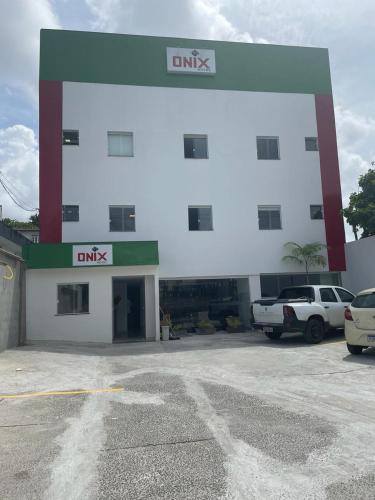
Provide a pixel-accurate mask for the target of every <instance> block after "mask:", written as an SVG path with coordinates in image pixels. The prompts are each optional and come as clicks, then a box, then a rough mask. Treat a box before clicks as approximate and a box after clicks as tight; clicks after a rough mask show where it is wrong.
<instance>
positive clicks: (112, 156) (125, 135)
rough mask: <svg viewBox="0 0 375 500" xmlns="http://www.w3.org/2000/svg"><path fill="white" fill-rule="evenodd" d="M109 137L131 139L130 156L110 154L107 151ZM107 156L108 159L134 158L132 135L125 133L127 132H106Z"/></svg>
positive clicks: (131, 133)
mask: <svg viewBox="0 0 375 500" xmlns="http://www.w3.org/2000/svg"><path fill="white" fill-rule="evenodd" d="M110 136H122V137H131V141H132V154H131V155H116V154H112V153H110V151H109V137H110ZM107 156H108V157H110V158H134V133H133V132H127V131H118V130H117V131H116V130H108V131H107Z"/></svg>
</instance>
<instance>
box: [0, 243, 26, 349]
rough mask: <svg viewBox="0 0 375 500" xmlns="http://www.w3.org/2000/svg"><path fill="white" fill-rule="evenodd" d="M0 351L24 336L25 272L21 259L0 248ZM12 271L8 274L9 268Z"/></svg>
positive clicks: (19, 341) (18, 342)
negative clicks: (9, 278)
mask: <svg viewBox="0 0 375 500" xmlns="http://www.w3.org/2000/svg"><path fill="white" fill-rule="evenodd" d="M0 263H1V265H0V351H3V350H4V349H7V348H9V347H15V346H17V345H19V344H20V343H22V342H23V340H24V337H25V283H24V280H25V274H24V264H23V262H22V260H21V259H19V258H17V257H16V256H12V254H10V253H8V252H6V251H3V250H2V249H1V248H0ZM4 264H7V265H8V266H9V267H10V269H11V270H12V273H13V279H11V280H8V279H5V278H4V277H5V276H6V277H7V276H10V275H11V272H10V269H9V268H6V267H5V266H4Z"/></svg>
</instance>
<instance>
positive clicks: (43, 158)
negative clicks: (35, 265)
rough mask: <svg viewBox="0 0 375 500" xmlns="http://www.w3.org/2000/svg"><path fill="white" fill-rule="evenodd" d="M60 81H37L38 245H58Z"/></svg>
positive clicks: (59, 207)
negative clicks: (39, 243)
mask: <svg viewBox="0 0 375 500" xmlns="http://www.w3.org/2000/svg"><path fill="white" fill-rule="evenodd" d="M61 205H62V82H60V81H47V80H41V81H40V82H39V210H40V212H39V224H40V242H41V243H60V242H61Z"/></svg>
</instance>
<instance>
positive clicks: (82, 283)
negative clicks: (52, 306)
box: [55, 281, 90, 316]
mask: <svg viewBox="0 0 375 500" xmlns="http://www.w3.org/2000/svg"><path fill="white" fill-rule="evenodd" d="M78 285H81V286H83V285H84V286H87V311H81V312H59V303H60V299H59V287H63V286H65V287H66V286H73V287H74V286H78ZM56 294H57V297H56V314H55V316H79V315H81V314H90V285H89V282H81V281H79V282H74V283H56Z"/></svg>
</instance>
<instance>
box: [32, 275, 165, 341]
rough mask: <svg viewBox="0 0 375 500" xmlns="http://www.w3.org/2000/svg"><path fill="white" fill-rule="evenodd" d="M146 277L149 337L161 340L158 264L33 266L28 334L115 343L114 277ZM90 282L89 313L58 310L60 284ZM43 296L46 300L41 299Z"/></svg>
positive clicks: (39, 336) (33, 337) (147, 329)
mask: <svg viewBox="0 0 375 500" xmlns="http://www.w3.org/2000/svg"><path fill="white" fill-rule="evenodd" d="M119 277H127V278H128V277H144V279H145V340H159V337H158V335H157V332H158V331H159V300H158V297H159V281H158V274H157V267H156V266H132V267H110V270H108V268H98V267H96V268H80V269H73V268H72V269H30V270H29V271H28V272H27V275H26V288H27V312H26V322H27V338H28V339H30V340H58V341H61V340H63V341H73V342H87V341H89V342H105V343H111V342H112V336H113V324H112V321H113V318H112V311H113V309H112V304H113V296H112V295H113V287H112V279H113V278H119ZM66 283H69V284H74V283H88V284H89V304H90V307H89V312H88V313H87V314H57V312H58V309H57V303H58V300H57V285H59V284H66ZM41 297H43V300H41Z"/></svg>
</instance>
